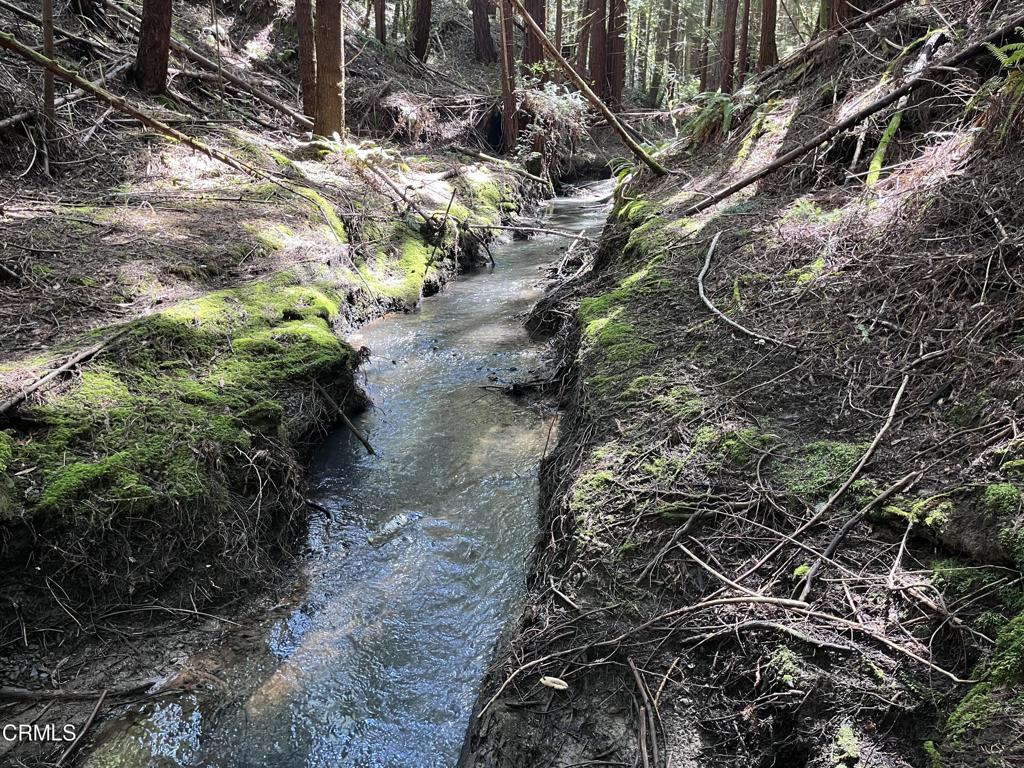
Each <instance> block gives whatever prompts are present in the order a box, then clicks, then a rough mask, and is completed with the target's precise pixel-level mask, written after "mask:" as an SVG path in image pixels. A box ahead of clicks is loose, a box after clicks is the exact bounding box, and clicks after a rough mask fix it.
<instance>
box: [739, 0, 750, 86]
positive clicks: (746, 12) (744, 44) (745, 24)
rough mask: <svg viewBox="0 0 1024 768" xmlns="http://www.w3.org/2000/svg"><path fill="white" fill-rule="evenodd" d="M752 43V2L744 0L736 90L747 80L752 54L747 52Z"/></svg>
mask: <svg viewBox="0 0 1024 768" xmlns="http://www.w3.org/2000/svg"><path fill="white" fill-rule="evenodd" d="M749 42H750V0H743V19H742V20H741V21H740V45H739V54H738V56H737V60H736V88H742V87H743V81H744V80H746V79H747V64H748V62H749V57H750V52H749V51H748V50H747V48H748V47H749Z"/></svg>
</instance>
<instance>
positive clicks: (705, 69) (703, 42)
mask: <svg viewBox="0 0 1024 768" xmlns="http://www.w3.org/2000/svg"><path fill="white" fill-rule="evenodd" d="M765 2H768V0H765ZM714 14H715V0H708V2H707V5H706V6H705V7H704V27H703V29H702V30H701V38H700V62H699V68H700V90H701V91H706V90H707V89H708V79H709V78H708V75H709V74H710V66H709V65H710V53H709V49H710V48H711V21H712V19H714Z"/></svg>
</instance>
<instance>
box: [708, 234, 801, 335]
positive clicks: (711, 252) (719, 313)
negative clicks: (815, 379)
mask: <svg viewBox="0 0 1024 768" xmlns="http://www.w3.org/2000/svg"><path fill="white" fill-rule="evenodd" d="M721 236H722V233H721V232H716V233H715V236H714V238H712V240H711V247H710V248H708V255H707V256H706V257H705V259H704V266H703V267H701V270H700V273H699V274H698V275H697V293H699V294H700V300H701V301H703V302H704V306H705V307H707V308H708V309H710V310H711V311H712V312H713V313H714V314H715V315H717V316H718V317H719V318H721V319H722V320H723V321H724V322H725V323H726V324H728V325H730V326H732V327H733V328H735V329H736V330H737V331H740V332H741V333H745V334H746V335H747V336H752V337H753V338H755V339H760V340H761V341H769V342H771V343H772V344H778V345H779V346H781V347H789V348H790V349H796V345H794V344H790V343H788V342H785V341H780V340H779V339H773V338H772V337H771V336H762V335H761V334H760V333H757V332H756V331H752V330H750V329H749V328H745V327H744V326H742V325H740V324H739V323H737V322H736V321H735V320H733V319H731V318H729V317H727V316H726V315H725V314H724V313H723V312H722V311H721V310H719V309H718V307H716V306H715V305H714V304H712V303H711V299H709V298H708V295H707V293H705V291H704V276H705V275H707V273H708V269H710V268H711V257H712V256H713V255H714V253H715V246H716V245H718V238H720V237H721Z"/></svg>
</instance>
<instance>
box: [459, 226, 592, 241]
mask: <svg viewBox="0 0 1024 768" xmlns="http://www.w3.org/2000/svg"><path fill="white" fill-rule="evenodd" d="M466 226H467V227H468V228H470V229H500V230H505V231H509V232H534V233H536V234H538V235H556V236H558V237H566V238H571V239H572V240H573V241H577V240H586V241H587V242H592V241H591V239H590V238H589V237H587V236H586V235H585V234H583V231H582V230H581V231H580V232H566V231H565V230H562V229H544V228H543V227H527V226H525V225H523V224H517V225H516V226H514V227H506V226H499V225H498V224H467V225H466Z"/></svg>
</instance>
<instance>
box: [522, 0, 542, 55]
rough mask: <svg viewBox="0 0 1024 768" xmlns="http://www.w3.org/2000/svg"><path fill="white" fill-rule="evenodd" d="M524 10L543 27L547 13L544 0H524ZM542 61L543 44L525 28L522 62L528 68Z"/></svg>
mask: <svg viewBox="0 0 1024 768" xmlns="http://www.w3.org/2000/svg"><path fill="white" fill-rule="evenodd" d="M526 11H527V13H529V14H530V17H531V18H532V19H533V20H534V21H536V22H537V26H538V27H540V28H541V29H544V24H545V16H546V14H547V7H546V3H545V0H526ZM542 61H544V46H542V45H541V42H540V40H539V39H537V35H535V34H534V33H533V32H532V31H530V30H526V34H524V35H523V64H525V65H526V68H527V69H529V68H530V67H531V65H533V64H540V63H541V62H542Z"/></svg>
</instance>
